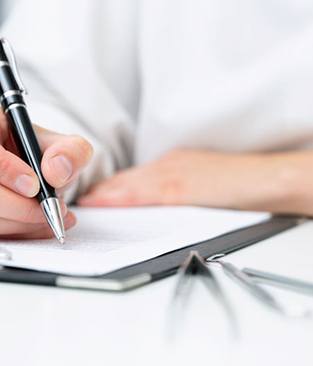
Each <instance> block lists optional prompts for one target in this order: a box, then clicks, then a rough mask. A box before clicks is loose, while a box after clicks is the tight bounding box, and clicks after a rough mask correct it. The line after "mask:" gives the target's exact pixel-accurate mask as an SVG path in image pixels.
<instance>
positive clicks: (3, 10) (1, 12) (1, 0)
mask: <svg viewBox="0 0 313 366" xmlns="http://www.w3.org/2000/svg"><path fill="white" fill-rule="evenodd" d="M14 2H15V0H0V23H2V21H3V19H4V18H5V17H6V16H7V14H8V11H9V9H10V8H11V6H12V5H13V4H14Z"/></svg>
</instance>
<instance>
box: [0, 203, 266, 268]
mask: <svg viewBox="0 0 313 366" xmlns="http://www.w3.org/2000/svg"><path fill="white" fill-rule="evenodd" d="M74 212H75V214H76V215H77V218H78V223H77V226H76V227H75V228H74V229H72V230H71V231H69V232H68V233H67V239H66V243H65V244H64V245H60V244H59V243H58V242H57V241H56V240H41V241H39V240H35V241H1V242H0V248H1V247H2V248H3V247H5V248H6V249H7V250H9V251H10V252H11V254H12V260H5V259H1V258H0V265H10V266H14V267H19V268H27V269H35V270H40V271H48V272H57V273H62V274H71V275H99V274H104V273H107V272H110V271H112V270H115V269H118V268H121V267H124V266H126V265H130V264H134V263H137V262H140V261H143V260H146V259H149V258H152V257H155V256H157V255H160V254H163V253H165V252H168V251H171V250H175V249H178V248H181V247H184V246H186V245H189V244H192V243H195V242H198V241H201V240H206V239H210V238H213V237H216V236H218V235H221V234H223V233H226V232H228V231H231V230H235V229H238V228H241V227H245V226H248V225H251V224H254V223H257V222H260V221H263V220H265V219H266V218H268V217H269V214H266V213H254V212H239V211H231V210H218V209H208V208H197V207H157V208H154V207H151V208H150V207H149V208H114V209H112V208H101V209H82V208H75V209H74Z"/></svg>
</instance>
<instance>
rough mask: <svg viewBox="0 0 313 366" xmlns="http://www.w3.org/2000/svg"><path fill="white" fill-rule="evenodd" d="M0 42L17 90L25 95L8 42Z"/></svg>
mask: <svg viewBox="0 0 313 366" xmlns="http://www.w3.org/2000/svg"><path fill="white" fill-rule="evenodd" d="M0 42H1V43H2V45H3V49H4V51H5V54H6V56H7V58H8V60H9V64H10V67H11V70H12V72H13V75H14V77H15V80H16V83H17V85H18V88H19V90H20V92H21V93H22V94H27V90H26V88H25V86H24V84H23V82H22V79H21V76H20V74H19V72H18V68H17V64H16V58H15V55H14V52H13V49H12V47H11V45H10V43H9V41H8V40H7V39H5V38H1V39H0Z"/></svg>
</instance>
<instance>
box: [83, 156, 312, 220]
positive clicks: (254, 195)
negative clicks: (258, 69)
mask: <svg viewBox="0 0 313 366" xmlns="http://www.w3.org/2000/svg"><path fill="white" fill-rule="evenodd" d="M311 161H312V152H309V151H307V152H290V153H276V154H227V153H217V152H211V151H207V150H190V149H183V150H176V151H172V152H170V153H167V154H166V155H164V156H163V157H161V158H160V159H158V160H155V161H153V162H151V163H148V164H145V165H142V166H138V167H135V168H131V169H128V170H125V171H122V172H120V173H118V174H116V175H115V176H113V177H112V178H110V179H108V180H106V181H103V182H101V183H100V184H97V185H96V186H94V187H93V188H92V189H91V190H90V192H89V193H87V194H86V195H85V196H83V197H81V198H80V200H79V201H78V203H79V204H80V205H82V206H113V207H116V206H143V205H199V206H209V207H219V208H233V209H243V210H256V211H260V210H261V211H271V212H279V213H300V214H309V215H312V214H313V209H312V207H313V195H312V194H311V187H312V186H313V174H312V173H311V170H310V169H308V168H307V167H309V166H310V165H311Z"/></svg>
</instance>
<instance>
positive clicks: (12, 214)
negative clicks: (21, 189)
mask: <svg viewBox="0 0 313 366" xmlns="http://www.w3.org/2000/svg"><path fill="white" fill-rule="evenodd" d="M4 203H5V204H4ZM61 211H62V215H63V217H64V215H65V214H66V212H67V208H66V205H65V204H64V202H62V201H61ZM0 217H1V218H3V219H7V220H12V221H18V222H22V223H30V224H38V223H44V222H46V218H45V216H44V213H43V211H42V209H41V206H40V204H39V202H38V201H37V200H36V199H34V198H27V197H22V196H20V195H19V194H17V193H15V192H12V191H11V190H9V189H8V188H6V187H2V186H0Z"/></svg>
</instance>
